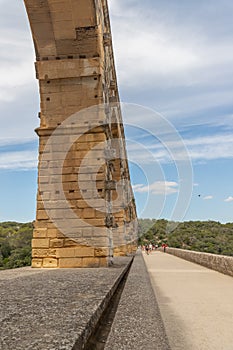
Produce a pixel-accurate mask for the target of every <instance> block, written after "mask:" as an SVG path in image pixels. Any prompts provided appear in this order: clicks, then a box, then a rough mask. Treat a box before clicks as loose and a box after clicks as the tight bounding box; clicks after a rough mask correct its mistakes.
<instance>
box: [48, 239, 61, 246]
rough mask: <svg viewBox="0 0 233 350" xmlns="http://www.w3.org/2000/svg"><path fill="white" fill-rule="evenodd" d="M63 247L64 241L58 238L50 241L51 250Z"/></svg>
mask: <svg viewBox="0 0 233 350" xmlns="http://www.w3.org/2000/svg"><path fill="white" fill-rule="evenodd" d="M63 245H64V240H63V239H59V238H54V239H50V247H51V248H61V247H63Z"/></svg>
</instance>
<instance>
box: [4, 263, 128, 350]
mask: <svg viewBox="0 0 233 350" xmlns="http://www.w3.org/2000/svg"><path fill="white" fill-rule="evenodd" d="M129 261H130V258H126V257H124V258H123V259H120V260H119V259H118V260H116V261H115V265H113V267H112V268H98V269H95V268H94V269H65V270H63V269H52V270H51V269H43V270H42V269H32V268H22V269H16V270H7V271H0V329H1V332H0V348H1V349H4V350H12V349H14V350H26V349H27V350H53V349H54V350H71V349H72V348H73V346H74V344H75V343H76V342H78V341H80V342H81V343H84V342H85V338H86V337H87V336H88V334H89V333H90V331H92V330H93V327H94V326H95V324H96V323H97V321H98V318H99V317H100V315H101V313H102V312H103V308H104V306H105V304H106V303H107V301H108V298H109V295H111V294H112V293H113V291H114V289H115V286H116V283H117V281H119V279H120V276H121V274H122V273H123V271H124V269H126V267H127V265H128V263H129ZM78 348H79V347H78Z"/></svg>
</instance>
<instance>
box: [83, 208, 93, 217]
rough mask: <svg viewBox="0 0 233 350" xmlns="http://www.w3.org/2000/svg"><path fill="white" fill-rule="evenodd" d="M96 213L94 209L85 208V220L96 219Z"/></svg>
mask: <svg viewBox="0 0 233 350" xmlns="http://www.w3.org/2000/svg"><path fill="white" fill-rule="evenodd" d="M95 213H96V211H95V209H93V208H84V209H83V213H82V216H83V218H94V217H95Z"/></svg>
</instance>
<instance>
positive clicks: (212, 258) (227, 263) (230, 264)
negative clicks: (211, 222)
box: [166, 248, 233, 277]
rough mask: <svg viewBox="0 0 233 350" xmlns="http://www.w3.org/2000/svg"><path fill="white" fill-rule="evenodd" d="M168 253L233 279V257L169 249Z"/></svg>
mask: <svg viewBox="0 0 233 350" xmlns="http://www.w3.org/2000/svg"><path fill="white" fill-rule="evenodd" d="M166 252H167V253H169V254H172V255H175V256H177V257H179V258H182V259H185V260H188V261H191V262H194V263H196V264H199V265H202V266H205V267H207V268H209V269H212V270H216V271H218V272H221V273H224V274H225V275H229V276H232V277H233V257H231V256H225V255H217V254H209V253H202V252H195V251H192V250H184V249H177V248H167V249H166Z"/></svg>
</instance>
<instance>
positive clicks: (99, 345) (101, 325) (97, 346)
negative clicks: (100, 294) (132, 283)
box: [84, 262, 132, 350]
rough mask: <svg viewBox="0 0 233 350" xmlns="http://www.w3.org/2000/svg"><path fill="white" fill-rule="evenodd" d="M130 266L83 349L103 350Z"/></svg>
mask: <svg viewBox="0 0 233 350" xmlns="http://www.w3.org/2000/svg"><path fill="white" fill-rule="evenodd" d="M131 266H132V262H131V264H130V266H129V268H128V270H127V272H126V273H125V275H124V277H123V278H122V280H121V282H120V283H119V286H118V287H117V289H116V291H115V293H114V294H113V296H112V298H111V299H110V301H109V303H108V306H107V308H106V309H105V311H104V312H103V315H102V316H101V318H100V320H99V322H98V324H97V326H96V328H95V330H94V332H93V333H92V335H91V336H90V338H89V339H88V341H87V343H86V345H85V347H84V350H104V348H105V344H106V341H107V339H108V336H109V333H110V330H111V327H112V324H113V321H114V318H115V315H116V311H117V308H118V304H119V302H120V299H121V294H122V292H123V290H124V287H125V283H126V280H127V277H128V274H129V271H130V268H131Z"/></svg>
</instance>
